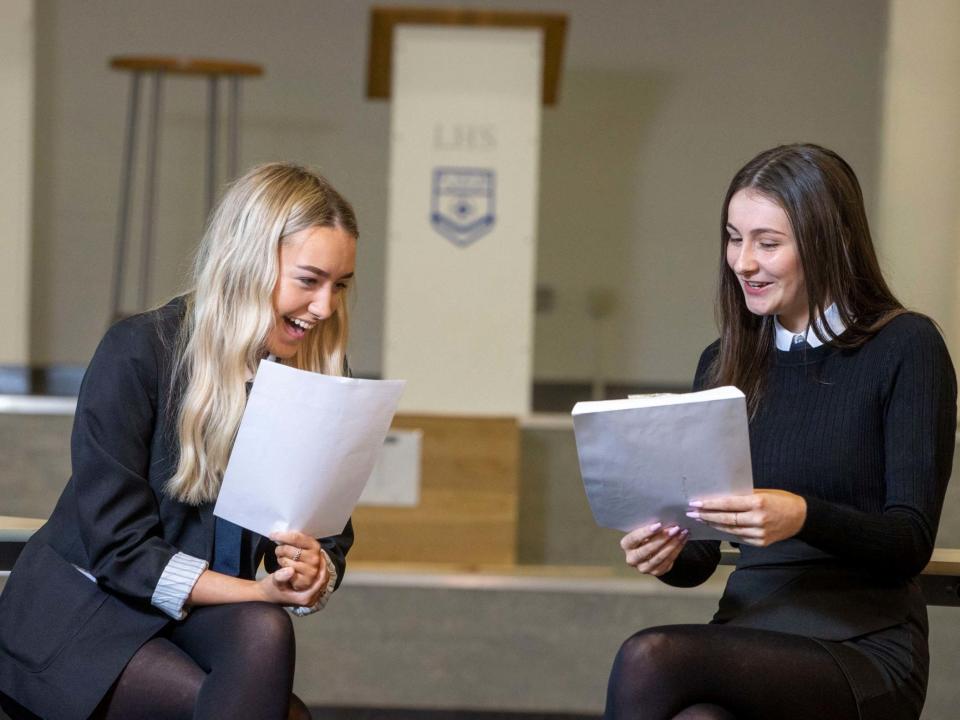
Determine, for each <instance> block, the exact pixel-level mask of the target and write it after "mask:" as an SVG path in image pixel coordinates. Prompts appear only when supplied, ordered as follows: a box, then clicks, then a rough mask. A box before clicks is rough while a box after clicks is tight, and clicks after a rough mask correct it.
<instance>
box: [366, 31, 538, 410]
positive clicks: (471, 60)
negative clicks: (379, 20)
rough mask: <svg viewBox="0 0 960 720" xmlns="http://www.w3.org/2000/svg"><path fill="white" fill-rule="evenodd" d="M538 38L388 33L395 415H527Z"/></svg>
mask: <svg viewBox="0 0 960 720" xmlns="http://www.w3.org/2000/svg"><path fill="white" fill-rule="evenodd" d="M542 44H543V37H542V33H541V31H540V30H526V29H523V30H520V29H475V28H457V27H421V26H400V27H398V28H397V29H396V34H395V37H394V58H393V105H392V112H393V115H392V127H391V156H390V183H389V206H388V214H387V239H388V240H387V252H388V257H387V278H386V282H387V286H386V322H385V331H384V335H385V337H384V363H383V372H384V377H403V378H406V379H407V380H408V385H407V390H406V393H405V394H404V397H403V400H402V402H401V410H402V411H405V412H426V413H433V412H438V413H460V414H472V415H473V414H481V415H521V414H525V413H527V412H528V411H529V407H530V384H531V371H532V352H533V345H532V332H533V311H534V308H533V298H534V280H535V260H536V218H537V179H538V172H539V157H540V95H541V73H542Z"/></svg>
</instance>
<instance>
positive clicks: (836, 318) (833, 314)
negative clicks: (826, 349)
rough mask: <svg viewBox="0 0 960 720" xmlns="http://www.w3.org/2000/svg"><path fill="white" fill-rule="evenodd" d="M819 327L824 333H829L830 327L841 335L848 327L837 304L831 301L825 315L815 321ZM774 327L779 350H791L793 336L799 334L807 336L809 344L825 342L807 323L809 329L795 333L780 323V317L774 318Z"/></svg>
mask: <svg viewBox="0 0 960 720" xmlns="http://www.w3.org/2000/svg"><path fill="white" fill-rule="evenodd" d="M814 322H815V323H816V326H817V329H819V330H820V331H821V332H822V333H823V334H824V335H826V334H827V332H826V330H827V328H830V330H831V331H832V333H833V334H834V335H840V334H841V333H842V332H843V331H844V330H846V329H847V326H846V325H844V323H843V320H841V319H840V311H839V310H837V304H836V303H831V305H830V307H828V308H827V309H826V310H824V311H823V315H821V316H820V317H818V318H817V319H816V320H815V321H814ZM773 327H774V329H775V330H776V344H777V350H789V349H790V347H791V346H792V345H793V338H794V337H795V336H797V335H802V336H803V337H805V338H806V340H807V344H808V345H809V346H810V347H812V348H815V347H820V346H821V345H823V342H822V341H821V340H820V338H818V337H817V334H816V333H815V332H813V330H812V328H811V326H810V325H807V329H806V330H805V331H803V332H801V333H795V332H791V331H789V330H787V329H786V328H785V327H784V326H783V325H781V324H780V318H778V317H774V318H773Z"/></svg>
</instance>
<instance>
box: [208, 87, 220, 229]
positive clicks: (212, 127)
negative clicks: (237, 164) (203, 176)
mask: <svg viewBox="0 0 960 720" xmlns="http://www.w3.org/2000/svg"><path fill="white" fill-rule="evenodd" d="M207 88H208V95H207V100H208V106H209V107H208V110H207V113H208V117H207V215H208V216H209V215H210V211H211V210H213V203H214V202H215V201H216V199H217V141H218V138H217V130H218V128H219V125H220V119H219V117H218V110H219V105H220V103H219V102H218V99H217V90H218V86H217V76H216V75H211V76H210V79H209V80H208V84H207Z"/></svg>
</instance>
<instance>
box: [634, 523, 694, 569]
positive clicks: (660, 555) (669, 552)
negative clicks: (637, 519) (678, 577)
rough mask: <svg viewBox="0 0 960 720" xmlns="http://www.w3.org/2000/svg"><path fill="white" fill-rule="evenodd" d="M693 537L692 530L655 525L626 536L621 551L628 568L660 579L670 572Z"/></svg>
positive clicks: (646, 526) (674, 526)
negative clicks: (689, 539) (688, 540)
mask: <svg viewBox="0 0 960 720" xmlns="http://www.w3.org/2000/svg"><path fill="white" fill-rule="evenodd" d="M689 534H690V531H689V530H681V529H680V528H679V527H678V526H676V525H671V526H670V527H666V528H665V527H663V525H662V524H661V523H653V524H652V525H645V526H644V527H640V528H637V529H636V530H634V531H632V532H629V533H627V534H626V535H624V536H623V539H622V540H621V541H620V547H621V548H623V552H624V555H625V556H626V561H627V565H630V566H631V567H635V568H636V569H637V572H641V573H644V574H645V575H654V576H656V577H659V576H661V575H663V574H665V573H668V572H670V569H671V568H672V567H673V563H674V562H675V561H676V559H677V556H678V555H679V554H680V551H681V550H683V546H684V545H686V544H687V537H688V536H689Z"/></svg>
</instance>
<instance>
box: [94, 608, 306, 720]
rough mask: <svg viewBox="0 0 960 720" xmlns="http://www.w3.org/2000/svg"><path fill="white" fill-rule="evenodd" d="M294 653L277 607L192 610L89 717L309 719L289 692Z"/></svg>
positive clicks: (136, 660)
mask: <svg viewBox="0 0 960 720" xmlns="http://www.w3.org/2000/svg"><path fill="white" fill-rule="evenodd" d="M295 649H296V648H295V645H294V638H293V626H292V625H291V623H290V618H289V616H288V615H287V612H286V611H285V610H284V609H283V608H281V607H279V606H278V605H270V604H267V603H235V604H230V605H211V606H208V607H197V608H194V609H193V610H191V611H190V614H189V615H188V616H187V617H186V619H185V620H183V621H181V622H178V623H171V624H170V625H169V626H168V627H167V629H165V630H164V631H163V632H161V633H160V634H159V635H158V636H156V637H154V638H153V639H151V640H149V641H148V642H146V643H145V644H144V645H143V647H141V648H140V649H139V650H138V651H137V653H136V654H135V655H134V656H133V657H132V658H131V659H130V662H129V663H127V666H126V668H124V670H123V673H121V675H120V677H119V678H118V679H117V681H116V682H115V683H114V685H113V687H112V688H111V689H110V692H109V693H108V694H107V696H106V697H105V698H104V700H103V702H101V703H100V706H99V707H98V708H97V711H96V712H94V714H93V718H96V720H132V719H133V718H146V717H149V718H153V719H155V720H189V719H190V718H197V719H200V718H231V720H242V719H244V718H250V719H251V720H253V719H254V718H256V720H287V719H288V718H289V719H291V720H292V719H295V720H309V718H310V713H309V712H308V711H307V708H306V707H305V706H304V705H303V703H302V702H301V701H300V699H299V698H297V697H296V696H295V695H292V693H291V689H292V687H293V669H294V663H295V660H296V657H295Z"/></svg>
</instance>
